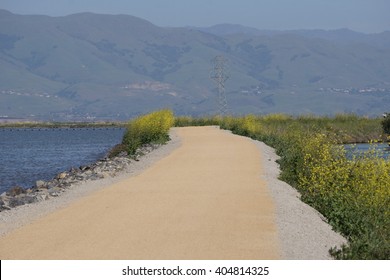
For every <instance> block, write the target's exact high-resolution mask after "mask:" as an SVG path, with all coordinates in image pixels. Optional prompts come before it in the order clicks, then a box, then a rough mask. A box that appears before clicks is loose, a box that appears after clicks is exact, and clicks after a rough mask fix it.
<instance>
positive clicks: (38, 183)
mask: <svg viewBox="0 0 390 280" xmlns="http://www.w3.org/2000/svg"><path fill="white" fill-rule="evenodd" d="M35 186H36V187H37V188H39V189H41V188H47V185H46V182H45V181H43V180H38V181H36V182H35Z"/></svg>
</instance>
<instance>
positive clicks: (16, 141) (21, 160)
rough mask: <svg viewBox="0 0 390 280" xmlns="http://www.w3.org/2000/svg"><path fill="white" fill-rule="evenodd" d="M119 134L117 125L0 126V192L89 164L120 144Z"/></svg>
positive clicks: (121, 132) (31, 183) (121, 131)
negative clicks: (105, 126) (13, 127)
mask: <svg viewBox="0 0 390 280" xmlns="http://www.w3.org/2000/svg"><path fill="white" fill-rule="evenodd" d="M123 133H124V130H123V129H120V128H96V129H91V128H88V129H87V128H77V129H64V128H61V129H59V128H58V129H12V130H11V129H1V128H0V193H2V192H3V191H6V190H8V189H9V188H10V187H13V186H15V185H19V186H23V187H31V186H33V185H34V184H35V181H37V180H41V179H42V180H50V179H52V178H53V177H54V176H55V175H56V174H58V173H60V172H62V171H66V170H69V169H70V168H72V167H79V166H81V165H87V164H91V163H93V162H95V161H96V160H98V159H100V158H102V157H104V156H105V154H106V153H107V152H108V151H109V150H110V148H112V147H113V146H114V145H116V144H118V143H120V142H121V140H122V136H123Z"/></svg>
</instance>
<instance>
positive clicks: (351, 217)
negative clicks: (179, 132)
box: [176, 114, 390, 259]
mask: <svg viewBox="0 0 390 280" xmlns="http://www.w3.org/2000/svg"><path fill="white" fill-rule="evenodd" d="M202 124H205V125H210V124H214V125H220V126H221V127H222V128H224V129H228V130H231V131H233V132H234V133H236V134H240V135H244V136H248V137H251V138H253V139H257V140H261V141H264V142H265V143H267V144H268V145H270V146H272V147H274V148H275V149H276V152H277V154H278V155H279V156H281V159H280V161H279V163H280V166H281V170H282V173H281V175H280V178H281V179H282V180H284V181H286V182H288V183H289V184H291V185H292V186H294V187H295V188H297V189H298V190H299V191H300V193H301V194H302V200H303V201H305V202H306V203H308V204H310V205H312V206H313V207H314V208H316V209H317V210H318V211H319V212H321V213H322V214H323V215H324V216H325V217H326V218H327V219H328V221H329V223H330V224H331V225H332V226H333V227H334V228H335V229H336V230H338V231H340V232H341V233H342V234H343V235H344V236H345V237H346V238H347V239H348V241H349V244H348V245H347V246H344V247H342V248H333V249H332V250H331V254H332V255H333V256H334V257H335V258H337V259H390V162H389V161H386V160H385V159H383V158H381V157H378V156H376V153H378V152H377V151H376V150H375V149H374V146H373V148H372V150H371V151H370V152H369V153H367V154H364V155H359V156H354V157H350V156H348V155H347V153H346V151H345V149H344V148H343V146H342V145H339V144H341V143H352V142H367V141H369V140H372V139H378V140H384V139H385V137H384V135H383V133H382V127H381V120H380V119H368V118H362V117H358V116H355V115H339V116H336V117H334V118H327V117H314V116H301V117H296V118H293V117H290V116H286V115H282V114H275V115H268V116H254V115H249V116H245V117H240V118H234V117H225V118H208V119H207V118H204V119H192V118H188V117H182V118H177V119H176V125H178V126H184V125H185V126H188V125H202Z"/></svg>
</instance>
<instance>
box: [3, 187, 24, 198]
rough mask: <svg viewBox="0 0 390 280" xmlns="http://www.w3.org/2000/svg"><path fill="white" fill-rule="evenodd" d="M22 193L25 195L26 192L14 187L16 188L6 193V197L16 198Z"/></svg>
mask: <svg viewBox="0 0 390 280" xmlns="http://www.w3.org/2000/svg"><path fill="white" fill-rule="evenodd" d="M23 193H26V190H25V189H23V188H22V187H19V186H16V187H13V188H11V189H10V190H9V191H8V192H7V195H9V196H17V195H20V194H23Z"/></svg>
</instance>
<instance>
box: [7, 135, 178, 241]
mask: <svg viewBox="0 0 390 280" xmlns="http://www.w3.org/2000/svg"><path fill="white" fill-rule="evenodd" d="M169 136H170V139H171V140H169V141H168V142H167V143H166V144H165V145H160V146H158V147H157V148H155V149H153V150H151V151H149V152H148V153H146V154H144V155H142V156H141V157H139V158H138V159H137V160H130V159H129V164H128V165H127V167H126V168H125V169H124V170H122V171H118V172H116V174H115V175H114V176H107V177H104V178H98V179H97V180H87V181H79V182H77V183H73V184H71V185H70V186H68V187H66V188H64V190H63V191H61V192H60V193H59V194H58V196H56V197H51V198H50V199H47V200H41V201H37V202H34V203H30V204H24V205H21V206H17V207H15V208H11V209H10V210H3V211H1V212H0V236H4V235H6V234H7V233H9V232H11V231H13V230H15V229H17V228H19V227H22V226H24V225H27V224H29V223H31V222H33V221H34V220H36V219H38V218H40V217H43V216H45V215H48V214H50V213H52V212H54V211H56V210H58V209H62V208H65V207H67V206H68V205H69V204H71V203H73V202H75V201H77V200H79V199H81V198H83V197H85V196H88V195H90V194H91V193H93V192H96V191H99V190H102V189H104V188H106V187H109V186H111V185H112V184H115V183H117V182H119V181H121V180H124V179H126V178H130V177H134V176H137V175H138V174H140V173H141V172H143V171H144V170H145V169H147V168H148V167H150V166H151V165H153V164H154V163H155V162H157V161H159V160H161V159H162V158H164V157H165V156H167V155H168V154H170V153H171V152H172V151H173V150H175V149H176V148H178V147H179V146H180V145H181V141H180V139H179V137H178V135H177V134H176V132H175V129H174V128H173V129H171V131H170V134H169ZM60 174H61V173H60Z"/></svg>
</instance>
